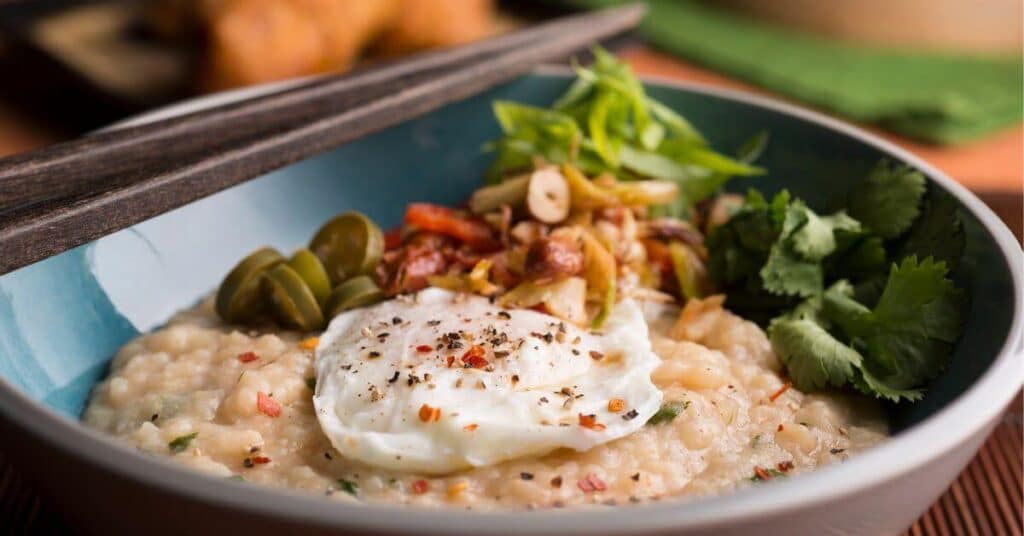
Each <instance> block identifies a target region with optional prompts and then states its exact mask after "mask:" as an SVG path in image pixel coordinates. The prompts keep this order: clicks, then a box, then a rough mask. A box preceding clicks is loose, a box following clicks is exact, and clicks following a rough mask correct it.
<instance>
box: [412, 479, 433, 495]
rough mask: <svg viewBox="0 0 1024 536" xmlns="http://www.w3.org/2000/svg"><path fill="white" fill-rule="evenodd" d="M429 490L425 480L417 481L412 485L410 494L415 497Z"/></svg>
mask: <svg viewBox="0 0 1024 536" xmlns="http://www.w3.org/2000/svg"><path fill="white" fill-rule="evenodd" d="M428 489H430V484H428V483H427V481H426V480H417V481H416V482H413V483H412V492H413V493H415V494H416V495H423V494H424V493H426V492H427V490H428Z"/></svg>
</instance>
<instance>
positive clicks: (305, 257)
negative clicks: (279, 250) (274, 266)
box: [288, 248, 331, 305]
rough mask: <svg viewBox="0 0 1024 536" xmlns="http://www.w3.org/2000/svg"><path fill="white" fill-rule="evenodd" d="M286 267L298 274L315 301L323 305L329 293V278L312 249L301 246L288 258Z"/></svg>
mask: <svg viewBox="0 0 1024 536" xmlns="http://www.w3.org/2000/svg"><path fill="white" fill-rule="evenodd" d="M288 267H289V268H291V269H292V270H295V272H296V273H297V274H299V277H301V278H302V280H303V281H305V282H306V285H307V286H309V290H310V291H312V292H313V297H315V298H316V302H317V303H318V304H320V305H323V304H324V301H325V300H327V296H330V295H331V280H330V277H328V275H327V269H326V268H324V265H323V263H322V262H320V259H319V258H318V257H317V256H316V255H314V254H313V252H312V251H310V250H308V249H305V248H303V249H300V250H298V251H296V252H295V254H294V255H292V258H290V259H288Z"/></svg>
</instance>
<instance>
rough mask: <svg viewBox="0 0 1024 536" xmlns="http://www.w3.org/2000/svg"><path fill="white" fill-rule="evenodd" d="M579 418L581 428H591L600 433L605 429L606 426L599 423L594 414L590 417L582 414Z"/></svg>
mask: <svg viewBox="0 0 1024 536" xmlns="http://www.w3.org/2000/svg"><path fill="white" fill-rule="evenodd" d="M579 416H580V426H582V427H584V428H589V429H591V430H596V431H598V432H600V431H601V430H604V429H605V425H603V424H601V423H599V422H597V415H594V414H593V413H591V414H590V415H584V414H582V413H580V414H579Z"/></svg>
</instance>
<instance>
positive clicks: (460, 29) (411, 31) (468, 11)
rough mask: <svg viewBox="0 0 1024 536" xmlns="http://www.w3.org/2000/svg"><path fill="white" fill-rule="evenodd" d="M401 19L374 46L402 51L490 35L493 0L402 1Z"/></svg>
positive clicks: (459, 43) (447, 44)
mask: <svg viewBox="0 0 1024 536" xmlns="http://www.w3.org/2000/svg"><path fill="white" fill-rule="evenodd" d="M400 4H401V9H400V10H399V14H398V18H397V19H396V20H395V21H394V23H393V24H392V25H391V26H389V27H388V28H387V29H386V30H385V32H384V34H383V35H382V36H381V38H380V40H379V41H378V42H377V43H376V44H375V45H374V49H375V50H377V51H379V52H381V53H382V54H386V55H392V54H403V53H407V52H413V51H416V50H422V49H426V48H437V47H445V46H453V45H461V44H465V43H469V42H470V41H475V40H477V39H480V38H482V37H484V36H485V35H487V33H488V32H489V30H490V26H491V19H492V17H493V12H494V2H493V0H401V1H400Z"/></svg>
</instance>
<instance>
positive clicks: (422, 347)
mask: <svg viewBox="0 0 1024 536" xmlns="http://www.w3.org/2000/svg"><path fill="white" fill-rule="evenodd" d="M433 349H434V348H433V347H432V346H430V345H429V344H421V345H419V346H417V347H416V351H417V352H422V353H424V354H425V353H427V352H430V351H431V350H433Z"/></svg>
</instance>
